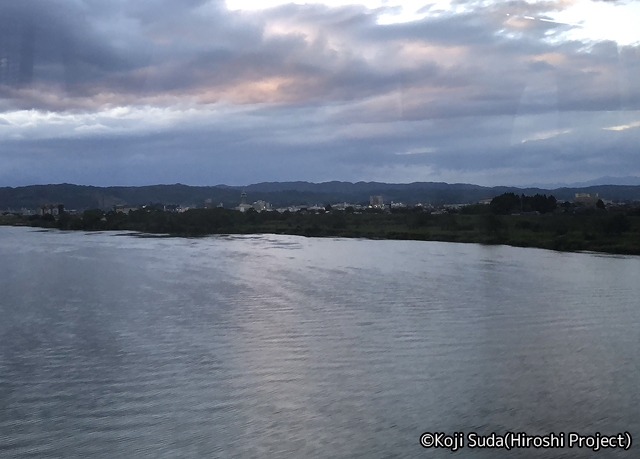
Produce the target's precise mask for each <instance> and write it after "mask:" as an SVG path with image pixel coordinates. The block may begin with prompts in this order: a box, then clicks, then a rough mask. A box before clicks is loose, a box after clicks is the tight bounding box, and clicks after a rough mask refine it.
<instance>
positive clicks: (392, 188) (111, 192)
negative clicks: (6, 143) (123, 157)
mask: <svg viewBox="0 0 640 459" xmlns="http://www.w3.org/2000/svg"><path fill="white" fill-rule="evenodd" d="M632 178H634V177H628V178H625V179H632ZM635 179H636V180H638V181H639V182H640V179H637V178H635ZM611 180H613V179H611ZM243 191H244V192H246V193H247V201H248V202H249V203H251V202H254V201H257V200H263V201H267V202H270V203H271V204H272V205H274V206H291V205H312V204H322V205H324V204H332V203H338V202H349V203H353V204H358V203H368V202H369V196H372V195H381V196H382V197H383V199H384V201H385V202H390V201H394V202H404V203H407V204H416V203H419V202H421V203H431V204H462V203H474V202H478V201H479V200H481V199H484V198H492V197H494V196H498V195H500V194H502V193H505V192H514V193H518V194H520V193H524V194H526V195H534V194H536V193H540V194H547V195H549V194H553V195H554V196H555V197H556V198H557V199H559V200H568V199H571V198H573V196H574V195H575V193H599V195H600V196H601V197H602V198H603V199H608V200H639V201H640V183H638V184H635V185H629V184H623V185H617V184H590V183H585V184H579V185H578V186H567V187H527V188H518V187H507V186H499V187H483V186H479V185H469V184H464V183H455V184H448V183H440V182H415V183H406V184H398V183H379V182H357V183H351V182H324V183H310V182H264V183H256V184H253V185H248V186H244V187H239V186H227V185H217V186H188V185H182V184H175V185H153V186H140V187H95V186H81V185H71V184H66V183H63V184H59V185H32V186H26V187H17V188H11V187H4V188H0V209H2V210H8V209H13V210H17V209H21V208H27V209H36V208H37V207H38V206H39V205H41V204H45V203H63V204H64V205H65V207H66V208H67V209H76V210H84V209H91V208H102V209H110V208H112V207H113V206H114V205H118V204H121V205H123V204H126V205H131V206H135V205H144V204H151V203H161V204H165V205H170V204H173V205H181V206H196V207H203V206H204V202H205V200H207V199H211V201H212V203H213V204H214V205H218V204H220V203H221V204H223V205H224V206H225V207H235V206H237V205H238V203H239V201H240V194H241V193H242V192H243Z"/></svg>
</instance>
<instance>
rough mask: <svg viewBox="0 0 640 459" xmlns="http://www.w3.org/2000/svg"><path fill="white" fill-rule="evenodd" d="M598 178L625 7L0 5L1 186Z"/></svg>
mask: <svg viewBox="0 0 640 459" xmlns="http://www.w3.org/2000/svg"><path fill="white" fill-rule="evenodd" d="M602 176H611V177H623V176H640V2H637V1H625V0H619V1H604V0H598V1H592V0H556V1H490V0H487V1H481V0H468V1H467V0H436V1H432V2H423V1H414V0H404V1H403V0H359V1H356V0H354V1H353V2H348V1H339V0H324V1H318V2H306V1H295V2H291V1H285V0H261V1H254V0H226V1H224V0H111V1H108V2H106V1H104V0H22V1H19V2H17V1H0V186H24V185H31V184H45V183H63V182H66V183H76V184H83V185H100V186H111V185H151V184H158V183H166V184H169V183H184V184H189V185H216V184H228V185H246V184H250V183H256V182H264V181H294V180H304V181H311V182H324V181H331V180H342V181H352V182H355V181H382V182H394V183H408V182H415V181H438V182H441V181H443V182H448V183H474V184H479V185H487V186H494V185H516V186H524V185H528V184H532V183H559V182H561V183H572V182H580V181H587V180H592V179H595V178H598V177H602Z"/></svg>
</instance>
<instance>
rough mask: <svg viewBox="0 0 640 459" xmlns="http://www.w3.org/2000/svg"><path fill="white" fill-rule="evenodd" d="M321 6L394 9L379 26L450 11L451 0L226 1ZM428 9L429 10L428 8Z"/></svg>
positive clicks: (233, 5) (237, 6)
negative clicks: (359, 6)
mask: <svg viewBox="0 0 640 459" xmlns="http://www.w3.org/2000/svg"><path fill="white" fill-rule="evenodd" d="M292 3H293V4H296V5H307V4H322V5H326V6H329V7H341V6H347V5H361V6H364V7H366V8H368V9H371V10H373V9H376V8H394V11H393V13H383V14H380V15H379V16H378V23H379V24H397V23H402V22H411V21H417V20H420V19H423V18H425V17H427V16H428V15H433V14H434V12H441V11H449V10H451V8H452V6H451V0H434V1H427V2H425V1H424V0H317V1H304V0H294V1H292V0H227V8H228V9H229V10H249V11H252V10H253V11H255V10H264V9H268V8H273V7H276V6H281V5H289V4H292ZM429 7H430V8H429Z"/></svg>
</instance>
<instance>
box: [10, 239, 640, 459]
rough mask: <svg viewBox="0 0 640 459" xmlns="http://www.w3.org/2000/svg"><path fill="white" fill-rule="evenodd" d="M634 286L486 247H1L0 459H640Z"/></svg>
mask: <svg viewBox="0 0 640 459" xmlns="http://www.w3.org/2000/svg"><path fill="white" fill-rule="evenodd" d="M639 272H640V259H639V258H637V257H635V258H634V257H603V256H598V255H592V254H563V253H555V252H549V251H543V250H537V249H519V248H511V247H486V246H480V245H472V244H447V243H430V242H414V241H369V240H344V239H306V238H300V237H292V236H273V235H264V236H246V237H210V238H203V239H174V238H138V237H134V236H130V235H126V236H119V237H117V236H116V235H115V233H93V234H83V233H77V232H74V233H61V232H47V233H38V232H34V231H32V230H30V229H26V228H0V295H1V296H0V456H1V457H11V458H23V457H31V458H55V457H60V458H62V457H65V458H88V457H91V458H114V457H135V458H138V457H153V458H176V457H180V458H190V457H193V458H210V457H221V458H226V457H243V458H244V457H272V458H280V457H282V458H284V457H290V458H298V457H322V458H325V457H326V458H354V457H362V458H388V457H412V458H413V457H452V453H450V452H447V451H443V450H437V451H434V450H431V451H427V450H424V449H423V448H421V447H420V445H419V443H418V440H419V436H420V434H421V433H422V432H424V431H429V430H431V431H444V432H450V433H453V432H457V431H463V432H471V431H476V432H479V433H482V434H489V433H491V432H493V431H496V432H498V433H504V432H506V431H508V430H511V431H526V432H527V433H528V434H546V433H549V432H560V431H562V432H570V431H576V432H580V433H584V434H592V433H595V432H596V431H600V432H602V433H611V434H612V433H617V432H624V431H629V432H630V433H631V434H632V435H634V434H635V435H636V436H637V438H638V440H637V441H640V421H639V419H638V415H637V406H638V402H639V391H638V384H637V382H638V380H639V377H640V368H639V364H640V359H639V358H638V354H639V350H640V344H639V343H640V339H639V338H640V337H639V336H638V335H639V333H640V331H639V330H640V329H639V327H638V326H637V325H638V323H639V320H638V319H639V315H640V313H639V311H638V300H637V298H640V284H639V283H638V282H637V279H638V273H639ZM635 449H636V448H635V447H634V448H632V450H631V451H629V452H626V453H625V452H616V451H600V452H598V453H597V454H598V457H637V453H636V454H634V450H635ZM591 454H593V453H591ZM454 455H458V456H459V457H474V458H475V457H483V458H484V457H486V458H489V457H585V456H587V455H589V452H588V451H584V450H583V451H579V450H578V451H576V450H569V449H564V450H556V451H535V450H524V452H523V451H511V452H508V451H491V450H469V449H466V450H463V451H458V452H457V453H455V454H454Z"/></svg>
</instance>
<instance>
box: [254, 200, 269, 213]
mask: <svg viewBox="0 0 640 459" xmlns="http://www.w3.org/2000/svg"><path fill="white" fill-rule="evenodd" d="M253 208H254V209H255V210H256V212H263V211H269V210H271V204H270V203H268V202H265V201H256V202H254V203H253Z"/></svg>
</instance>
